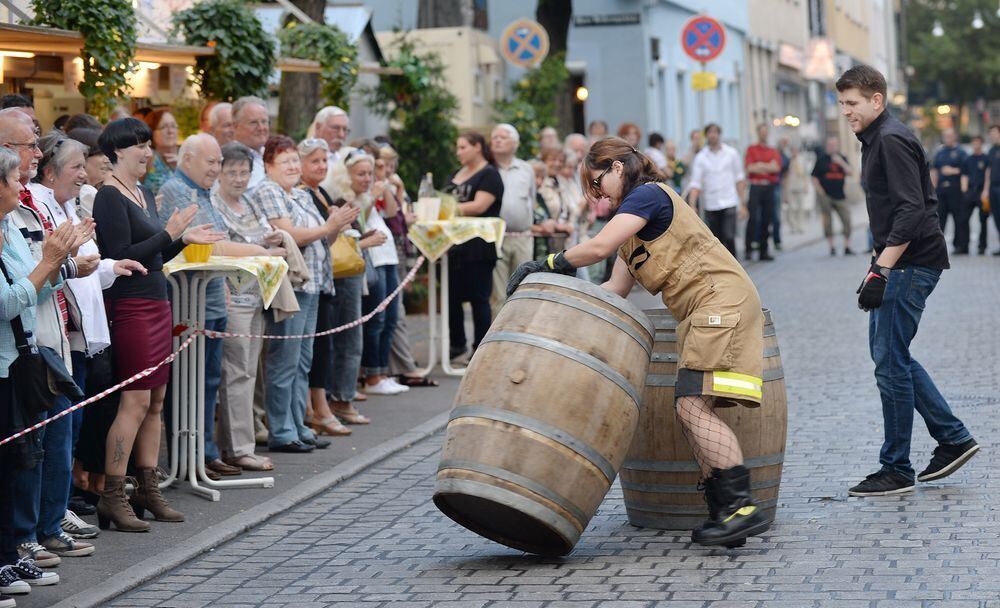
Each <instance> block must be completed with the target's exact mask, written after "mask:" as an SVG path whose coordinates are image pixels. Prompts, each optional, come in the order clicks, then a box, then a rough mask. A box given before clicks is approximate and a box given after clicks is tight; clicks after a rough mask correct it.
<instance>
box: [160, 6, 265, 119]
mask: <svg viewBox="0 0 1000 608" xmlns="http://www.w3.org/2000/svg"><path fill="white" fill-rule="evenodd" d="M173 23H174V29H173V33H174V34H175V35H180V36H181V37H183V38H184V40H185V41H186V42H187V44H191V45H196V46H208V47H211V48H214V49H215V54H214V55H212V56H208V57H198V64H197V67H196V68H195V78H194V80H195V83H196V84H197V85H198V86H199V87H200V88H201V94H202V95H204V96H205V97H208V98H211V99H218V100H223V101H229V100H232V99H236V98H237V97H242V96H244V95H263V94H264V93H265V92H266V91H267V79H268V77H270V75H271V72H272V71H273V70H274V61H275V57H274V40H273V39H272V38H271V36H269V35H268V34H267V32H265V31H264V28H263V26H261V24H260V21H259V20H258V19H257V17H256V15H254V13H253V11H252V10H251V9H250V8H249V7H247V5H246V4H245V3H243V2H241V1H240V0H204V1H203V2H199V3H198V4H195V5H194V6H192V7H191V8H189V9H186V10H183V11H181V12H179V13H177V14H176V15H174V17H173Z"/></svg>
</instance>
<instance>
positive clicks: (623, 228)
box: [507, 137, 771, 547]
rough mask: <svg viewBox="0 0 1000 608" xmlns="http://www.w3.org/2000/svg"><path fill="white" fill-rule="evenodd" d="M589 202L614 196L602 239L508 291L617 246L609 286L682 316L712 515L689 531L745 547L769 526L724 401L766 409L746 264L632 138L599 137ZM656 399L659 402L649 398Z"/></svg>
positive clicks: (682, 371)
mask: <svg viewBox="0 0 1000 608" xmlns="http://www.w3.org/2000/svg"><path fill="white" fill-rule="evenodd" d="M580 179H581V180H582V181H583V185H584V190H585V191H586V192H587V193H588V196H589V197H591V198H595V199H596V198H601V197H607V198H608V199H609V200H610V202H611V206H612V209H614V217H613V218H612V219H611V221H610V222H608V224H607V225H606V226H605V227H604V228H603V229H602V230H601V231H600V233H598V234H597V236H595V237H594V238H592V239H590V240H589V241H587V242H585V243H581V244H579V245H576V246H575V247H572V248H571V249H569V250H566V251H563V252H562V253H558V254H553V255H549V256H547V257H545V258H542V259H539V260H535V261H532V262H525V263H524V264H521V265H520V266H519V267H518V268H517V270H515V271H514V274H513V275H512V276H511V279H510V283H509V284H508V286H507V293H508V296H510V294H512V293H513V292H514V290H515V289H517V286H518V285H519V284H520V283H521V281H523V280H524V278H525V277H526V276H527V275H529V274H531V273H533V272H557V273H562V274H566V275H574V274H576V269H577V268H580V267H583V266H589V265H591V264H595V263H597V262H600V261H602V260H604V259H606V258H607V257H608V256H610V255H612V254H614V253H615V251H617V252H618V259H617V260H616V261H615V266H614V270H613V272H612V274H611V278H610V279H609V280H608V282H606V283H604V285H602V287H604V288H605V289H607V290H608V291H611V292H613V293H616V294H618V295H620V296H622V297H626V296H628V294H629V292H630V291H631V289H632V286H633V285H634V284H635V282H636V281H638V282H639V284H640V285H642V286H643V287H644V288H646V290H647V291H649V292H650V293H652V294H654V295H655V294H660V295H661V296H662V298H663V303H664V304H666V306H667V308H668V309H670V312H671V314H672V315H673V316H674V317H675V318H676V319H677V321H678V324H677V345H678V352H679V353H680V360H679V363H678V370H677V384H676V391H675V396H676V401H675V407H676V411H677V417H678V419H679V420H680V423H681V427H682V428H683V430H684V434H685V436H686V437H687V439H688V442H689V443H690V444H691V448H692V451H693V452H694V455H695V459H696V460H697V461H698V466H699V467H700V469H701V474H702V478H703V480H704V490H705V497H706V500H707V502H708V508H709V519H708V521H706V522H704V523H703V524H702V525H701V526H700V527H698V528H697V529H696V530H694V532H693V533H692V535H691V538H692V540H693V541H694V542H696V543H698V544H701V545H725V546H729V547H735V546H740V545H742V544H743V543H744V542H745V539H746V538H747V537H748V536H753V535H756V534H761V533H763V532H764V531H766V530H767V529H768V528H769V527H770V525H771V522H770V521H769V520H768V519H767V518H766V517H765V515H764V513H763V511H762V510H761V509H760V508H758V507H757V505H756V504H754V501H753V498H752V497H751V494H750V473H749V471H748V470H747V469H746V467H744V466H743V452H742V450H741V449H740V444H739V441H738V440H737V438H736V436H735V435H734V434H733V431H732V430H731V429H730V428H729V427H728V426H727V425H726V423H725V422H723V421H722V420H721V419H720V418H719V416H718V415H717V414H716V413H715V411H714V410H715V408H717V407H727V406H734V405H740V406H746V407H759V406H760V402H761V389H762V385H763V381H762V379H761V375H762V369H763V357H762V351H763V339H762V337H761V335H762V330H763V324H764V316H763V314H762V312H761V306H760V297H759V296H758V295H757V289H756V288H755V287H754V285H753V283H752V282H751V281H750V277H749V276H747V274H746V272H745V271H744V270H743V267H742V266H740V264H739V263H738V262H737V261H736V259H735V258H734V257H733V256H732V255H731V254H730V253H729V252H728V251H727V250H726V248H725V247H723V246H722V243H720V242H719V240H718V239H717V238H716V237H715V236H713V235H712V233H711V231H709V229H708V228H707V227H706V226H705V224H704V223H702V221H701V219H699V217H698V215H697V214H696V213H695V212H694V211H693V210H692V209H691V208H690V207H688V205H687V203H685V202H684V200H683V199H681V198H680V197H679V196H677V195H676V194H675V193H674V191H673V189H671V188H670V186H668V185H667V184H666V183H663V182H664V178H663V176H662V175H660V173H659V172H658V171H657V169H656V167H655V165H654V164H653V163H652V161H650V160H649V159H648V158H646V157H645V156H644V155H642V154H640V153H639V152H638V151H637V150H636V149H635V148H633V147H632V146H631V145H629V144H628V143H627V142H625V140H623V139H620V138H617V137H609V138H606V139H602V140H600V141H598V142H596V143H595V144H594V145H593V146H592V147H591V148H590V152H589V153H588V154H587V157H586V159H585V160H584V163H583V165H582V167H581V170H580ZM650 405H652V404H650Z"/></svg>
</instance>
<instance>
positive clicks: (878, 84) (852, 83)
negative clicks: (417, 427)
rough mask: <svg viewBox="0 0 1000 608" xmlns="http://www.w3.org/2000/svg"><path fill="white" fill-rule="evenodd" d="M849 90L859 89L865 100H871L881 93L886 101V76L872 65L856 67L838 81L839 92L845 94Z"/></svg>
mask: <svg viewBox="0 0 1000 608" xmlns="http://www.w3.org/2000/svg"><path fill="white" fill-rule="evenodd" d="M848 89H857V90H858V91H860V92H861V95H863V96H864V98H865V99H871V98H872V95H874V94H875V93H881V94H882V99H885V95H886V85H885V76H883V75H882V72H879V71H878V70H876V69H875V68H873V67H872V66H870V65H856V66H854V67H853V68H851V69H849V70H847V71H846V72H844V73H843V74H842V75H841V76H840V78H839V79H837V91H839V92H841V93H843V92H844V91H846V90H848Z"/></svg>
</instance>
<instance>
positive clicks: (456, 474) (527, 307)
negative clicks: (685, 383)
mask: <svg viewBox="0 0 1000 608" xmlns="http://www.w3.org/2000/svg"><path fill="white" fill-rule="evenodd" d="M652 345H653V327H652V325H651V324H650V322H649V319H647V318H646V317H645V315H643V313H642V312H641V311H639V310H638V309H636V308H635V307H633V306H632V305H631V304H629V303H628V302H626V301H625V300H623V299H622V298H619V297H618V296H616V295H614V294H611V293H609V292H607V291H605V290H603V289H601V288H600V287H598V286H596V285H592V284H590V283H587V282H584V281H580V280H577V279H574V278H570V277H565V276H562V275H557V274H548V273H537V274H533V275H531V276H529V277H528V278H527V279H526V280H525V281H524V282H523V283H522V284H521V287H520V288H519V289H518V290H517V292H516V293H515V294H514V295H513V297H511V298H510V299H509V300H508V301H507V302H506V303H505V304H504V306H503V308H502V309H501V310H500V313H499V314H498V315H497V318H496V320H495V321H494V322H493V325H492V326H491V327H490V331H489V333H488V334H487V335H486V337H485V338H484V339H483V342H482V344H480V346H479V348H478V349H477V350H476V354H475V356H474V357H473V358H472V361H471V362H470V363H469V368H468V370H467V371H466V373H465V378H463V379H462V384H461V386H459V389H458V395H457V396H456V397H455V405H454V407H453V409H452V412H451V417H450V421H449V422H448V428H447V434H446V436H445V441H444V448H443V450H442V454H441V462H440V464H439V466H438V472H437V487H436V488H435V492H434V504H435V505H437V507H438V508H439V509H441V511H442V512H443V513H444V514H445V515H447V516H448V517H450V518H452V519H453V520H455V521H456V522H458V523H459V524H461V525H463V526H465V527H466V528H468V529H469V530H472V531H473V532H476V533H477V534H480V535H482V536H485V537H486V538H489V539H491V540H494V541H496V542H498V543H502V544H504V545H507V546H509V547H514V548H515V549H520V550H523V551H529V552H531V553H538V554H542V555H565V554H566V553H569V552H570V551H571V550H572V549H573V546H574V545H575V544H576V541H577V540H578V539H579V537H580V534H581V533H582V532H583V530H584V529H585V528H586V527H587V524H588V522H589V521H590V519H591V517H593V515H594V513H595V512H596V511H597V507H598V506H599V505H600V504H601V501H602V500H603V498H604V496H605V494H607V492H608V489H609V488H610V487H611V482H612V481H613V480H614V478H615V475H616V474H617V472H618V469H619V468H620V467H621V464H622V461H623V460H624V459H625V454H626V452H627V451H628V448H629V445H630V444H631V442H632V434H633V433H634V431H635V426H636V422H637V421H638V420H639V412H640V405H641V399H642V385H643V382H644V381H645V378H646V369H647V367H648V365H649V358H650V354H651V353H652Z"/></svg>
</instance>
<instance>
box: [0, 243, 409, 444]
mask: <svg viewBox="0 0 1000 608" xmlns="http://www.w3.org/2000/svg"><path fill="white" fill-rule="evenodd" d="M424 261H425V259H424V256H420V257H419V258H417V263H416V264H415V265H414V266H413V269H412V270H410V272H409V273H407V275H406V276H405V277H404V278H403V280H402V281H401V282H400V283H399V286H398V287H396V289H394V290H393V292H392V293H390V294H389V295H387V296H386V297H385V299H384V300H382V301H381V302H380V303H379V305H378V306H376V307H375V309H374V310H372V311H371V312H370V313H368V314H366V315H365V316H363V317H361V318H360V319H356V320H354V321H351V322H350V323H347V324H345V325H341V326H340V327H334V328H333V329H327V330H325V331H321V332H315V333H311V334H303V335H299V336H268V335H254V334H234V333H229V332H225V331H210V330H206V329H198V328H190V327H186V326H183V325H178V326H177V327H175V328H174V330H175V331H180V332H184V331H190V332H191V335H189V336H188V337H187V338H185V340H184V342H182V343H181V345H180V348H178V349H177V350H175V351H174V352H172V353H170V354H169V355H168V356H167V358H166V359H164V360H163V361H160V362H159V363H157V364H156V365H154V366H153V367H147V368H146V369H144V370H142V371H141V372H139V373H137V374H136V375H134V376H132V377H131V378H127V379H125V380H122V381H121V382H119V383H118V384H116V385H114V386H112V387H110V388H108V389H107V390H105V391H102V392H100V393H98V394H96V395H94V396H93V397H90V398H89V399H87V400H85V401H81V402H80V403H77V404H76V405H73V406H71V407H69V408H66V409H65V410H63V411H62V412H59V413H58V414H56V415H54V416H51V417H50V418H46V419H45V420H42V421H41V422H39V423H38V424H35V425H32V426H30V427H28V428H26V429H24V430H21V431H18V432H17V433H14V434H13V435H11V436H10V437H7V438H5V439H3V440H0V446H3V445H5V444H7V443H10V442H11V441H14V440H15V439H18V438H19V437H23V436H25V435H27V434H28V433H32V432H34V431H37V430H38V429H40V428H42V427H44V426H45V425H47V424H49V423H51V422H55V421H56V420H59V419H60V418H62V417H63V416H68V415H70V414H72V413H73V412H75V411H76V410H78V409H80V408H83V407H86V406H88V405H90V404H92V403H94V402H96V401H99V400H101V399H103V398H104V397H107V396H108V395H110V394H112V393H114V392H116V391H119V390H121V389H122V388H124V387H126V386H128V385H129V384H132V383H133V382H135V381H136V380H139V379H141V378H145V377H147V376H149V375H150V374H152V373H153V372H155V371H156V370H158V369H159V368H161V367H163V366H164V365H167V364H168V363H171V362H173V360H174V359H176V358H177V355H179V354H180V353H181V351H183V350H184V349H186V348H187V347H189V346H191V343H192V342H194V339H195V338H197V337H198V336H199V335H203V336H206V337H208V338H259V339H262V340H298V339H304V338H315V337H318V336H327V335H330V334H335V333H339V332H342V331H346V330H348V329H351V328H352V327H357V326H359V325H362V324H364V323H365V322H366V321H368V320H369V319H371V318H372V317H374V316H375V315H377V314H378V313H380V312H382V311H384V310H385V309H386V307H387V306H388V305H389V303H390V302H392V301H393V300H394V299H395V298H396V297H397V296H398V295H399V294H400V292H402V291H403V288H404V287H406V286H407V285H408V284H409V283H410V282H412V281H413V279H414V278H415V277H416V276H417V271H419V270H420V267H421V266H423V265H424Z"/></svg>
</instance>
